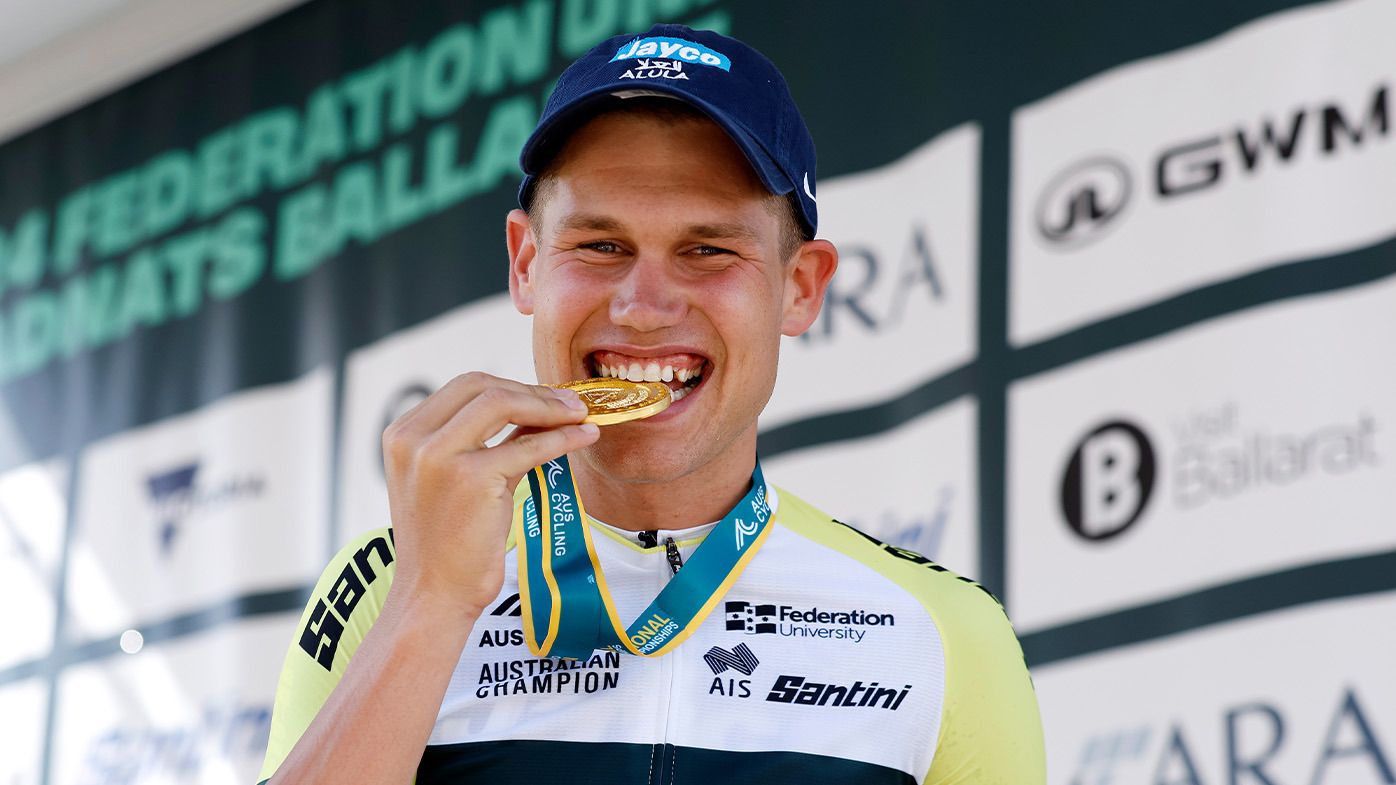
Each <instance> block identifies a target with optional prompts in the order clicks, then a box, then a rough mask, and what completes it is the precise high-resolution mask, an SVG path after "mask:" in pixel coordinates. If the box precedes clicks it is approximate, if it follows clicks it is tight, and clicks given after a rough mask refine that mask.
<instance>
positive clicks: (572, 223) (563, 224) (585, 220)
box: [558, 213, 760, 242]
mask: <svg viewBox="0 0 1396 785" xmlns="http://www.w3.org/2000/svg"><path fill="white" fill-rule="evenodd" d="M558 228H559V229H561V230H563V231H567V230H582V231H595V232H619V231H623V230H624V226H623V225H622V224H621V222H620V221H617V220H616V219H614V218H609V217H607V216H604V215H596V214H593V213H574V214H572V215H569V216H567V217H565V218H563V219H562V220H561V221H560V222H559V225H558ZM684 229H685V233H686V234H690V235H693V236H695V237H701V238H704V239H712V240H719V239H729V240H733V239H735V240H748V241H752V242H756V241H757V240H759V239H760V238H759V237H758V236H757V234H756V232H755V231H753V230H752V229H751V227H749V226H747V225H746V224H742V223H735V222H724V223H703V224H691V225H689V226H687V227H684Z"/></svg>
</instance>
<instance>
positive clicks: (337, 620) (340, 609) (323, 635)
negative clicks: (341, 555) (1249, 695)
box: [300, 529, 393, 670]
mask: <svg viewBox="0 0 1396 785" xmlns="http://www.w3.org/2000/svg"><path fill="white" fill-rule="evenodd" d="M392 537H393V530H392V529H389V530H388V536H387V537H386V538H384V537H375V538H373V539H372V540H370V541H369V543H368V544H367V545H365V546H364V547H362V548H360V549H359V550H357V551H355V552H354V554H353V558H352V559H350V560H349V561H346V562H345V563H344V569H343V570H341V571H340V573H339V577H337V578H335V581H334V583H333V584H331V585H330V590H329V592H328V593H326V594H325V596H324V597H322V598H320V600H319V601H318V602H316V603H315V608H314V610H312V611H311V612H310V618H309V619H308V620H306V623H305V629H303V630H301V639H300V647H301V650H302V651H304V652H305V653H306V654H309V655H310V656H311V657H312V658H314V659H315V661H316V662H318V663H320V667H322V668H324V669H325V670H333V667H334V655H335V652H336V651H338V650H339V638H340V636H341V635H343V634H344V625H345V624H347V623H348V622H349V617H350V616H351V615H353V613H354V608H356V607H358V605H359V600H361V599H363V597H364V595H365V594H366V593H367V592H368V587H369V586H370V585H372V584H373V582H374V580H376V579H377V578H378V572H379V570H386V569H387V568H388V565H390V564H392V563H393V550H392V548H391V547H389V544H388V543H389V540H391V539H392ZM374 555H377V556H378V567H377V568H376V569H375V568H374V566H373V560H372V558H371V557H372V556H374Z"/></svg>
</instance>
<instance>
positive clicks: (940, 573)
mask: <svg viewBox="0 0 1396 785" xmlns="http://www.w3.org/2000/svg"><path fill="white" fill-rule="evenodd" d="M780 498H781V510H782V511H785V509H786V507H787V505H788V506H789V507H791V508H795V511H793V514H791V515H782V516H781V518H780V520H782V522H784V523H785V525H787V526H790V525H792V524H793V525H794V526H795V527H796V528H797V530H798V531H799V532H800V533H801V534H803V535H804V536H806V537H809V538H811V539H813V540H815V541H817V542H822V543H824V544H826V545H828V546H829V547H831V548H836V549H837V550H839V551H841V552H842V553H844V554H845V555H847V556H849V557H852V558H854V559H857V560H858V561H860V562H862V563H863V564H865V565H867V566H869V567H871V568H873V569H874V570H876V571H877V572H879V573H881V574H882V575H883V576H884V577H886V578H888V579H890V580H891V581H893V582H894V583H896V584H897V585H899V586H900V587H901V588H902V589H903V590H905V591H906V592H908V593H909V594H911V595H912V596H913V597H915V598H916V600H917V601H918V602H919V603H920V604H921V606H922V607H923V608H925V610H926V612H927V614H929V615H930V617H931V619H932V620H933V621H934V622H935V625H936V628H937V630H938V631H939V633H940V641H941V647H942V649H943V651H944V655H945V670H946V673H945V699H944V703H943V705H942V709H941V721H940V731H939V738H938V739H936V740H934V746H935V754H934V756H933V757H932V759H931V766H930V770H929V771H927V772H926V773H925V776H924V777H923V778H921V780H920V781H921V783H922V785H1043V784H1044V783H1045V782H1046V781H1047V768H1046V753H1045V751H1044V745H1043V738H1042V718H1041V716H1040V714H1039V712H1038V707H1037V695H1036V693H1035V692H1034V691H1033V685H1032V679H1031V678H1030V677H1029V675H1028V668H1027V664H1026V663H1025V662H1024V660H1023V650H1022V647H1021V646H1020V645H1019V643H1018V638H1017V636H1016V635H1015V634H1014V632H1013V626H1012V625H1011V624H1010V623H1009V621H1008V616H1007V615H1005V613H1004V610H1003V606H1001V605H1000V604H999V602H998V600H997V599H995V598H994V596H993V595H992V594H990V593H989V592H988V591H987V590H986V589H984V588H983V587H981V586H980V585H979V584H977V583H975V582H973V581H971V580H969V579H968V578H963V577H960V576H959V575H956V574H955V573H953V572H951V571H950V570H947V569H946V568H944V567H942V566H940V565H939V564H936V563H935V562H933V561H931V560H930V559H927V558H926V557H925V556H922V555H921V554H919V553H915V552H913V551H909V550H905V549H903V548H898V547H896V546H893V545H889V544H887V543H884V542H882V541H881V540H878V539H877V538H875V537H871V536H869V535H867V534H864V533H863V532H861V531H858V530H857V529H855V528H853V527H851V526H848V525H846V524H842V523H839V522H837V521H834V520H832V519H830V518H829V517H828V516H827V515H823V514H821V513H819V512H818V511H817V510H815V509H814V508H813V507H811V506H810V505H808V504H807V503H806V502H804V501H802V500H800V499H799V498H797V497H795V496H794V495H793V494H790V493H788V492H786V491H781V496H780ZM816 518H818V519H819V524H818V525H815V524H814V523H812V521H813V520H814V519H816Z"/></svg>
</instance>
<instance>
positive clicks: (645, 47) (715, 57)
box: [611, 36, 732, 71]
mask: <svg viewBox="0 0 1396 785" xmlns="http://www.w3.org/2000/svg"><path fill="white" fill-rule="evenodd" d="M639 57H663V58H666V59H669V60H682V61H683V62H685V63H697V64H701V65H709V66H712V67H714V68H721V69H722V70H724V71H731V70H732V61H731V60H729V59H727V55H724V54H722V53H721V52H716V51H713V50H712V49H709V48H708V47H706V46H703V45H702V44H699V43H695V42H693V41H685V40H684V39H682V38H667V37H664V36H656V37H653V38H636V39H635V40H634V41H631V42H630V43H628V44H626V45H625V46H622V47H621V48H620V49H617V50H616V56H615V57H612V58H611V62H613V63H614V62H616V61H617V60H633V59H635V58H639Z"/></svg>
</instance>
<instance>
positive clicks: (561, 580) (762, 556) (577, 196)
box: [262, 25, 1045, 785]
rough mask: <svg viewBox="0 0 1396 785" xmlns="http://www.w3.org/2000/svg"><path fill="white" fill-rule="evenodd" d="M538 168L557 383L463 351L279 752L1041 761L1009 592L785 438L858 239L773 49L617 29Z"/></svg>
mask: <svg viewBox="0 0 1396 785" xmlns="http://www.w3.org/2000/svg"><path fill="white" fill-rule="evenodd" d="M522 165H523V169H524V172H525V178H524V181H523V185H522V187H521V189H520V193H519V196H520V204H521V206H522V207H523V209H522V210H515V211H513V212H512V213H510V215H509V216H508V220H507V227H506V233H507V239H508V249H509V259H510V267H509V290H510V293H511V295H512V297H513V300H514V303H515V305H516V306H517V307H518V309H519V311H520V312H522V313H524V314H527V315H530V316H532V317H533V354H534V363H535V367H536V370H537V374H538V379H539V381H540V382H543V384H542V385H531V384H525V383H522V382H518V381H513V380H508V379H500V378H496V377H492V376H489V375H486V374H480V373H468V374H465V375H463V376H459V377H457V378H456V379H454V380H452V381H451V382H450V383H448V384H447V385H446V386H444V387H443V388H441V389H440V390H438V391H437V392H436V393H435V394H434V395H432V396H431V397H430V398H428V399H427V400H425V401H423V402H422V403H421V404H420V405H419V406H417V407H416V408H415V409H413V410H412V411H410V412H408V413H406V414H404V415H403V416H402V417H401V418H399V419H398V420H397V421H396V422H394V423H393V424H392V426H391V427H389V428H388V430H387V431H386V432H385V433H384V435H383V445H384V453H385V458H386V464H387V476H388V493H389V503H390V508H391V513H392V528H391V529H382V530H378V531H374V532H369V533H367V534H365V535H363V536H361V537H359V538H358V539H357V540H356V541H354V542H353V543H351V544H350V545H349V546H347V547H346V548H345V549H344V550H343V551H342V552H341V553H340V554H339V555H338V557H336V559H335V560H334V563H333V564H331V566H330V567H329V569H327V570H326V572H325V574H324V576H323V577H322V578H321V580H320V582H319V584H318V585H317V586H316V588H315V592H314V596H313V597H312V599H311V601H310V603H309V606H308V607H307V608H306V611H305V614H304V615H303V616H302V618H301V622H300V627H299V628H298V632H297V636H296V639H295V640H294V641H293V642H292V644H291V647H290V650H289V652H288V654H287V658H286V663H285V666H284V670H283V673H282V677H281V682H280V686H279V690H278V695H277V700H276V707H275V710H274V713H273V718H272V734H271V741H270V747H269V749H268V751H267V757H266V763H265V765H264V768H263V775H262V776H263V778H264V779H270V781H271V782H273V783H320V782H323V783H330V782H333V783H345V782H364V783H407V782H410V781H412V780H413V778H414V777H415V779H416V782H417V783H419V785H427V783H466V782H480V783H485V782H491V783H492V782H530V781H533V782H538V781H547V782H552V781H557V782H581V783H589V782H596V783H600V782H627V783H634V782H644V783H708V782H714V781H722V782H724V783H729V784H735V783H757V782H761V783H767V782H800V783H802V784H803V785H817V784H819V783H855V782H856V783H978V784H981V785H988V784H990V783H1002V784H1004V785H1009V784H1011V785H1031V784H1032V783H1041V782H1043V781H1044V779H1045V774H1044V768H1043V750H1042V731H1041V725H1040V721H1039V718H1038V711H1037V703H1036V700H1035V698H1034V695H1033V691H1032V685H1031V682H1030V681H1029V678H1028V673H1027V670H1026V668H1025V666H1024V664H1023V659H1022V653H1021V651H1020V649H1019V646H1018V643H1017V640H1016V639H1015V638H1014V635H1013V631H1012V629H1011V627H1010V626H1009V623H1008V620H1007V619H1006V618H1005V617H1004V614H1003V612H1002V610H1001V609H1000V608H999V606H998V604H997V603H996V602H995V601H994V599H993V598H992V597H991V596H990V595H989V594H988V593H987V592H985V591H984V590H983V589H981V588H980V587H978V586H977V585H975V584H974V583H972V582H970V581H967V580H965V579H963V578H959V577H957V576H955V575H954V574H952V573H949V572H947V571H946V570H944V569H943V568H941V567H939V566H937V565H935V564H933V563H931V562H930V561H928V560H926V559H925V558H923V557H921V556H919V555H917V554H914V553H911V552H909V551H903V550H900V549H897V548H893V547H890V546H887V545H884V544H882V543H880V542H878V541H876V540H873V539H871V538H869V537H866V536H864V535H862V534H860V533H859V532H857V531H855V530H853V529H851V528H849V527H847V526H844V525H843V524H840V523H838V522H836V521H834V520H833V519H831V518H830V517H829V516H828V515H826V514H824V513H822V512H820V511H818V510H816V509H814V508H813V507H811V506H810V505H808V504H806V503H805V502H803V501H801V500H800V499H799V498H797V497H796V496H794V495H793V494H792V493H789V492H787V491H784V490H781V489H778V488H776V487H775V486H772V485H770V484H768V482H767V479H766V477H765V476H764V475H763V473H762V470H761V465H760V462H759V461H758V460H757V456H756V420H757V415H758V414H760V412H761V410H762V408H763V407H764V406H765V404H766V401H767V399H768V398H769V397H770V395H771V391H772V388H773V386H774V384H775V377H776V359H777V353H778V349H779V344H780V339H781V336H782V335H799V334H800V333H801V332H803V331H804V330H805V329H806V328H808V327H809V326H810V324H811V323H812V322H813V320H814V319H815V317H816V315H817V314H818V311H819V308H820V305H821V303H822V301H823V297H824V292H825V289H826V287H827V286H828V283H829V280H830V278H831V277H832V276H833V274H834V269H835V267H836V265H837V261H838V255H837V251H836V250H835V248H834V247H833V245H831V244H830V243H829V242H827V241H825V240H817V239H813V238H814V236H815V227H816V209H815V208H816V203H815V165H814V144H813V142H812V140H811V139H810V136H809V132H808V131H807V129H806V128H805V124H804V121H803V119H802V118H801V117H800V114H799V111H798V110H797V109H796V107H795V104H794V102H793V101H792V99H791V97H790V94H789V92H788V90H787V88H786V86H785V82H784V79H783V78H782V77H781V75H780V73H779V71H777V70H776V68H775V66H773V65H772V64H771V63H770V62H769V61H768V60H766V59H765V58H764V57H763V56H762V55H760V54H759V53H758V52H756V51H754V50H752V49H751V48H750V47H747V46H746V45H744V44H742V43H740V42H739V41H736V40H733V39H731V38H727V37H724V36H721V35H717V34H715V33H710V32H702V31H694V30H690V29H688V28H686V27H680V26H676V25H658V26H656V27H654V28H652V29H651V30H649V31H648V32H646V33H643V34H640V35H632V36H620V37H616V38H612V39H610V40H608V41H606V42H604V43H602V44H600V45H598V46H597V47H596V48H595V49H593V50H592V51H591V52H589V53H588V54H586V55H584V56H583V57H582V58H581V59H579V60H578V61H577V62H576V63H574V64H572V65H571V66H570V67H569V68H568V69H567V71H566V72H565V73H564V74H563V75H562V77H561V78H560V79H559V81H558V83H557V87H556V89H555V90H554V92H553V94H552V96H551V98H550V99H549V101H548V104H547V106H546V107H545V109H544V113H543V117H542V119H541V120H540V122H539V125H538V128H537V129H536V130H535V131H534V133H533V136H532V137H531V138H530V139H529V141H528V143H527V145H526V146H525V148H524V150H523V155H522ZM598 423H600V424H598ZM510 424H513V425H516V426H518V429H517V430H516V431H515V432H514V433H513V435H512V436H510V437H509V438H508V439H506V440H505V441H504V442H502V443H499V444H497V445H494V446H488V440H489V439H490V438H491V437H492V436H493V435H495V434H496V433H497V432H499V431H500V430H501V429H503V428H504V427H505V426H507V425H510Z"/></svg>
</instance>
